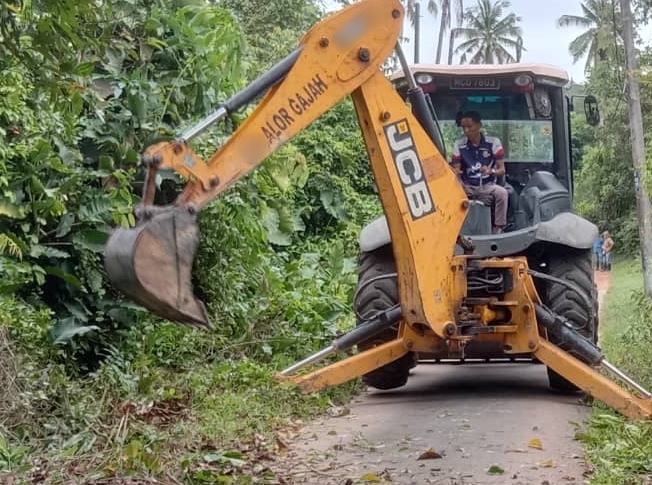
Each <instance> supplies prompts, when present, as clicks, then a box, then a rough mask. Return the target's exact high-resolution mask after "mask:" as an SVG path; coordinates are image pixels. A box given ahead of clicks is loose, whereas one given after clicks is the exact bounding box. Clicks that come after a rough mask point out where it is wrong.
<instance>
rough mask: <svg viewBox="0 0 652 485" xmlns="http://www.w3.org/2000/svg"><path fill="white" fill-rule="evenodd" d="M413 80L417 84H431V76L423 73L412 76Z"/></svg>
mask: <svg viewBox="0 0 652 485" xmlns="http://www.w3.org/2000/svg"><path fill="white" fill-rule="evenodd" d="M414 80H415V81H416V82H417V83H419V84H430V83H431V82H432V75H431V74H427V73H425V72H420V73H418V74H417V75H416V76H414Z"/></svg>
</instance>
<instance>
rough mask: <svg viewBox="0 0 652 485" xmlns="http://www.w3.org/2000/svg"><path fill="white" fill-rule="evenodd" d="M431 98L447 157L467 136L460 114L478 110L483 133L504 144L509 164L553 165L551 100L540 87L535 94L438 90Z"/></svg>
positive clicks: (431, 94)
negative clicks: (462, 126) (461, 126)
mask: <svg viewBox="0 0 652 485" xmlns="http://www.w3.org/2000/svg"><path fill="white" fill-rule="evenodd" d="M430 96H431V99H432V103H433V106H434V108H435V112H436V113H437V117H438V118H439V122H440V125H441V130H442V135H443V137H444V141H445V143H446V148H447V150H448V152H449V154H448V155H450V150H451V148H452V146H453V143H454V141H455V140H457V139H458V138H461V137H463V136H464V133H463V132H462V129H461V128H460V127H458V126H457V125H456V123H455V118H456V116H457V113H458V112H460V111H477V112H479V113H480V115H481V116H482V125H483V131H484V133H485V134H486V135H490V136H497V137H498V138H500V140H501V142H502V143H503V147H504V149H505V161H506V162H512V163H518V162H521V163H523V162H539V163H552V162H553V160H554V151H553V136H552V119H551V116H550V112H549V111H550V110H549V107H550V100H549V98H548V97H547V93H546V92H545V91H544V90H542V89H541V88H537V89H536V92H535V93H533V94H531V93H490V94H485V93H467V92H454V91H452V90H451V91H443V92H441V91H440V92H438V91H435V92H433V93H430ZM537 103H539V104H538V105H537ZM546 103H547V105H546ZM546 115H547V116H546Z"/></svg>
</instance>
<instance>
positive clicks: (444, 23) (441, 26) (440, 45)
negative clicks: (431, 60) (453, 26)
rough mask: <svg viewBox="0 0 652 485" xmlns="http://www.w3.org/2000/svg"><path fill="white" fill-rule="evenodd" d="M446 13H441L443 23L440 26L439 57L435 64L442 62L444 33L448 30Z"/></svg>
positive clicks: (436, 58)
mask: <svg viewBox="0 0 652 485" xmlns="http://www.w3.org/2000/svg"><path fill="white" fill-rule="evenodd" d="M446 24H447V22H446V12H442V13H441V23H440V24H439V40H438V41H437V57H435V63H436V64H439V63H440V61H441V49H442V47H443V44H444V31H445V30H446Z"/></svg>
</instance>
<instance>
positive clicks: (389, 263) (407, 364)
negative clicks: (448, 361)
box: [355, 246, 415, 389]
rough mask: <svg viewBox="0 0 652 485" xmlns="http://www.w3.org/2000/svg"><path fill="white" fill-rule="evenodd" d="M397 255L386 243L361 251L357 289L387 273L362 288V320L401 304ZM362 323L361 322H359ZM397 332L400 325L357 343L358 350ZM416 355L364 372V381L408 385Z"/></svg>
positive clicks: (358, 304) (359, 297) (385, 386)
mask: <svg viewBox="0 0 652 485" xmlns="http://www.w3.org/2000/svg"><path fill="white" fill-rule="evenodd" d="M394 273H396V265H395V263H394V255H393V253H392V248H391V246H383V247H381V248H378V249H376V250H374V251H370V252H365V253H360V258H359V269H358V288H362V285H363V284H364V282H365V281H368V280H370V279H372V278H376V277H378V276H383V275H387V278H381V279H378V280H376V281H374V282H373V283H371V284H369V285H367V286H365V287H364V288H362V289H361V290H359V292H358V294H357V299H356V302H355V304H356V311H357V313H358V315H360V316H361V317H362V319H364V320H366V319H369V318H371V317H373V316H374V315H375V314H377V313H378V312H380V311H384V310H387V309H389V308H391V307H393V306H394V305H396V304H397V303H398V286H397V282H396V277H395V276H391V275H393V274H394ZM358 324H360V321H358ZM397 335H398V329H397V327H392V328H390V329H387V330H385V331H384V332H382V333H379V334H378V335H376V336H374V337H373V339H370V340H366V341H364V342H362V343H360V344H358V349H359V350H366V349H369V348H371V347H375V346H377V345H380V344H382V343H385V342H389V341H390V340H394V339H395V338H396V336H397ZM414 363H415V354H414V352H408V353H407V354H405V355H403V356H402V357H400V358H398V359H397V360H395V361H394V362H390V363H389V364H386V365H384V366H383V367H380V368H378V369H376V370H374V371H371V372H369V373H368V374H365V375H364V376H363V377H362V380H363V381H364V383H365V384H367V385H368V386H371V387H375V388H376V389H394V388H396V387H401V386H403V385H405V383H406V382H407V379H408V374H409V373H410V369H411V368H412V367H413V366H414Z"/></svg>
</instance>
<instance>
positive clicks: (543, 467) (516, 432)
mask: <svg viewBox="0 0 652 485" xmlns="http://www.w3.org/2000/svg"><path fill="white" fill-rule="evenodd" d="M596 281H597V283H598V285H599V295H600V300H602V298H603V297H604V294H605V292H606V289H607V287H608V283H609V280H608V274H606V273H596ZM589 412H590V408H588V407H586V406H584V405H582V404H581V403H580V402H579V398H578V396H568V395H560V394H555V393H553V392H552V391H550V390H549V388H548V383H547V377H546V369H545V366H543V365H539V364H531V363H524V364H473V365H465V366H459V365H449V366H445V365H433V364H421V365H419V366H417V367H416V368H415V369H413V371H412V375H411V377H410V380H409V381H408V385H407V386H405V387H403V388H401V389H398V390H395V391H385V392H383V391H376V390H369V391H368V392H366V393H365V394H363V395H361V396H359V397H358V398H357V399H355V400H354V401H353V402H352V403H350V405H349V406H347V407H346V408H335V409H333V410H332V413H331V414H332V415H333V416H329V417H325V418H322V419H319V420H317V421H315V422H313V423H311V424H309V425H308V426H306V427H305V428H304V429H303V430H302V431H301V433H300V434H299V435H298V436H297V437H296V438H295V439H294V440H293V441H292V443H291V447H290V449H289V451H288V453H287V455H286V458H285V460H284V464H283V468H284V472H283V475H284V477H285V479H286V481H287V483H292V484H302V483H305V484H316V485H331V484H332V485H335V484H337V485H352V484H358V483H392V484H401V485H403V484H405V485H408V484H415V485H421V484H442V485H471V484H473V485H494V484H495V485H499V484H500V485H503V484H514V485H545V484H547V485H557V484H567V485H579V484H584V483H587V479H586V478H585V473H586V471H587V470H586V469H587V467H586V463H585V460H584V455H583V450H582V447H581V444H580V443H579V442H577V441H575V439H574V435H575V431H576V429H577V424H578V423H581V422H582V421H583V420H584V419H585V418H586V417H587V415H588V413H589Z"/></svg>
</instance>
